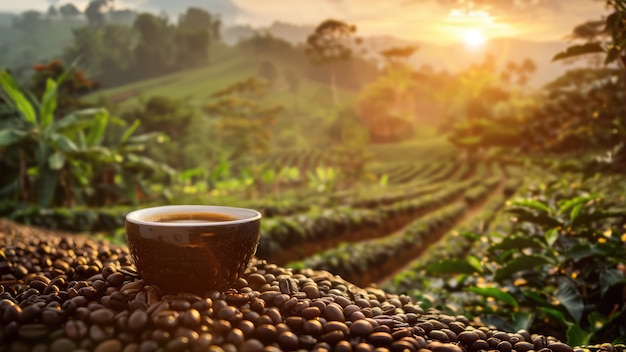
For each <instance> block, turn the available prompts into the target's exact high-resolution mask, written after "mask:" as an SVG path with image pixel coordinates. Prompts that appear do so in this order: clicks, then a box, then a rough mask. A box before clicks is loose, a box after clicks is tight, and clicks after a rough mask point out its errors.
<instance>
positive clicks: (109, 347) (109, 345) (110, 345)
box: [94, 339, 123, 352]
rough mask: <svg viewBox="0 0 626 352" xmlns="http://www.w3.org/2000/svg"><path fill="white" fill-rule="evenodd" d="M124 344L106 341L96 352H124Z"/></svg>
mask: <svg viewBox="0 0 626 352" xmlns="http://www.w3.org/2000/svg"><path fill="white" fill-rule="evenodd" d="M122 347H123V346H122V342H121V341H120V340H118V339H110V340H106V341H102V342H100V343H99V344H98V345H97V346H96V349H95V350H94V352H111V351H121V350H122Z"/></svg>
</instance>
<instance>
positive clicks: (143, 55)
mask: <svg viewBox="0 0 626 352" xmlns="http://www.w3.org/2000/svg"><path fill="white" fill-rule="evenodd" d="M133 30H134V31H135V32H137V33H138V34H139V41H138V43H137V45H136V46H135V48H134V55H135V69H136V70H137V71H138V72H139V73H140V74H141V75H144V76H149V75H153V74H155V73H163V72H169V71H171V69H172V68H173V67H174V64H175V63H176V51H175V50H172V49H173V48H174V31H173V28H172V27H170V25H169V23H168V21H167V18H164V17H157V16H154V15H152V14H150V13H142V14H140V15H139V16H137V18H135V22H134V23H133Z"/></svg>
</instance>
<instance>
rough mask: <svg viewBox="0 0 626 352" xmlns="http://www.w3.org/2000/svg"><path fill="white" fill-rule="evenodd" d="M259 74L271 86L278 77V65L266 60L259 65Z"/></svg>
mask: <svg viewBox="0 0 626 352" xmlns="http://www.w3.org/2000/svg"><path fill="white" fill-rule="evenodd" d="M259 76H261V78H263V79H265V80H266V81H267V83H268V84H269V86H272V85H274V82H275V81H276V78H278V71H276V67H274V64H272V63H271V62H270V61H268V60H265V61H263V62H261V65H260V66H259Z"/></svg>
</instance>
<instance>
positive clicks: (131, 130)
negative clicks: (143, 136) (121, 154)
mask: <svg viewBox="0 0 626 352" xmlns="http://www.w3.org/2000/svg"><path fill="white" fill-rule="evenodd" d="M139 124H141V121H140V120H139V119H136V120H135V121H134V122H133V124H132V125H131V126H130V127H128V129H127V130H126V131H124V134H123V135H122V138H120V144H124V143H126V141H128V139H129V138H130V136H132V135H133V133H135V131H136V130H137V128H138V127H139Z"/></svg>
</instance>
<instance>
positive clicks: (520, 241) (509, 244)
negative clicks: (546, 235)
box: [489, 236, 542, 252]
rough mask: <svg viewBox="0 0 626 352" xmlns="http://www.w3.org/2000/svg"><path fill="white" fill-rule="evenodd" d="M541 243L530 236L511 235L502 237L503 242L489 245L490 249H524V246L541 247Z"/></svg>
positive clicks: (491, 250)
mask: <svg viewBox="0 0 626 352" xmlns="http://www.w3.org/2000/svg"><path fill="white" fill-rule="evenodd" d="M541 247H542V246H541V243H540V242H539V241H537V240H536V239H534V238H531V237H528V236H509V237H505V238H503V239H502V242H500V243H498V244H495V245H493V246H491V247H489V251H490V252H493V251H496V250H509V249H516V250H519V249H523V248H541Z"/></svg>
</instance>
